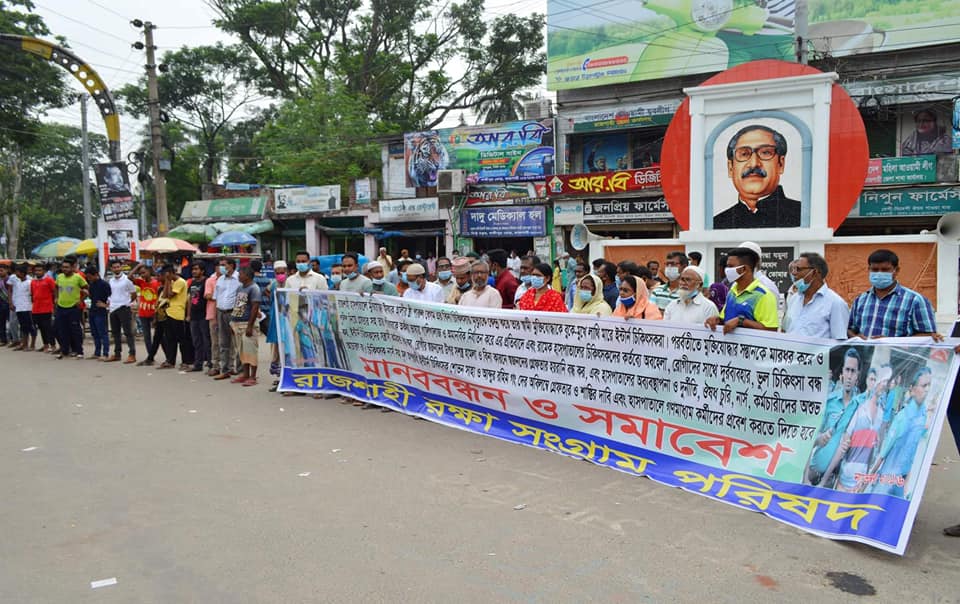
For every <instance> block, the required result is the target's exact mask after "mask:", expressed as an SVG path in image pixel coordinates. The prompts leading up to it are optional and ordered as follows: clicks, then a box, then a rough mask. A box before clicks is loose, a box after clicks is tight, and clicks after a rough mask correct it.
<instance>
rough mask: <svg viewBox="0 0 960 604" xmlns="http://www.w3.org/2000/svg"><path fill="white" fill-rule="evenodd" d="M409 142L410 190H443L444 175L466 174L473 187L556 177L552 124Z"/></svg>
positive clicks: (415, 137)
mask: <svg viewBox="0 0 960 604" xmlns="http://www.w3.org/2000/svg"><path fill="white" fill-rule="evenodd" d="M403 140H404V162H405V165H406V168H407V176H406V178H407V186H408V187H435V186H437V173H438V172H439V171H440V170H454V169H458V170H466V172H467V182H468V183H470V184H474V183H485V182H497V183H506V182H523V181H536V180H544V177H545V176H549V175H551V174H553V173H554V167H555V160H554V151H553V120H552V119H546V120H540V121H537V120H525V121H517V122H506V123H503V124H485V125H482V126H460V127H458V128H443V129H440V130H428V131H424V132H408V133H406V134H404V135H403Z"/></svg>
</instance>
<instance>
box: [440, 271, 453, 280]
mask: <svg viewBox="0 0 960 604" xmlns="http://www.w3.org/2000/svg"><path fill="white" fill-rule="evenodd" d="M452 276H453V271H438V272H437V278H438V279H440V280H441V281H447V280H449V279H450V277H452Z"/></svg>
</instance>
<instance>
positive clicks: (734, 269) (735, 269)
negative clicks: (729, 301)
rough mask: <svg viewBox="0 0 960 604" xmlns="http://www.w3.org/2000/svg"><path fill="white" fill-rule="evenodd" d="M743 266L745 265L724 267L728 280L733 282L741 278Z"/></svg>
mask: <svg viewBox="0 0 960 604" xmlns="http://www.w3.org/2000/svg"><path fill="white" fill-rule="evenodd" d="M741 268H743V265H742V264H741V265H740V266H728V267H727V268H725V269H723V274H724V276H725V277H726V278H727V281H729V282H730V283H733V282H734V281H736V280H737V279H739V278H740V269H741Z"/></svg>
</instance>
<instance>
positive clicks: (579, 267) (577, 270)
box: [564, 262, 619, 311]
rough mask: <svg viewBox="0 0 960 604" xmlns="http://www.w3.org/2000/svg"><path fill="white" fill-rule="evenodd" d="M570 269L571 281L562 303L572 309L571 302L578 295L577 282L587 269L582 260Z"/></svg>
mask: <svg viewBox="0 0 960 604" xmlns="http://www.w3.org/2000/svg"><path fill="white" fill-rule="evenodd" d="M571 270H572V271H573V281H572V282H571V283H570V285H568V286H567V293H566V297H565V299H564V303H565V304H566V305H567V308H569V309H571V311H572V309H573V303H574V302H575V301H576V296H578V295H579V294H577V284H578V283H580V280H581V279H583V278H584V277H586V276H587V273H588V272H589V271H588V269H587V265H586V264H584V263H583V262H577V263H576V264H575V265H574V267H573V268H572V269H571ZM617 272H619V267H618V268H617ZM594 276H596V275H594ZM601 295H602V294H601Z"/></svg>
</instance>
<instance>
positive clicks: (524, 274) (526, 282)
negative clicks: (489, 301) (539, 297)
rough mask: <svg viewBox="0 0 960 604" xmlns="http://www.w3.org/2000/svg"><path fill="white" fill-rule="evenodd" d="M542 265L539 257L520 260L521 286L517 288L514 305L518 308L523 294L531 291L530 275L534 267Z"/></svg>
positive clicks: (526, 257) (527, 257)
mask: <svg viewBox="0 0 960 604" xmlns="http://www.w3.org/2000/svg"><path fill="white" fill-rule="evenodd" d="M535 264H540V258H538V257H537V256H524V257H522V258H520V269H519V271H520V285H518V286H517V291H516V293H514V294H513V304H514V306H516V304H517V302H518V301H519V300H520V298H522V297H523V294H525V293H527V290H528V289H530V278H531V275H530V273H532V272H533V266H534V265H535Z"/></svg>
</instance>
